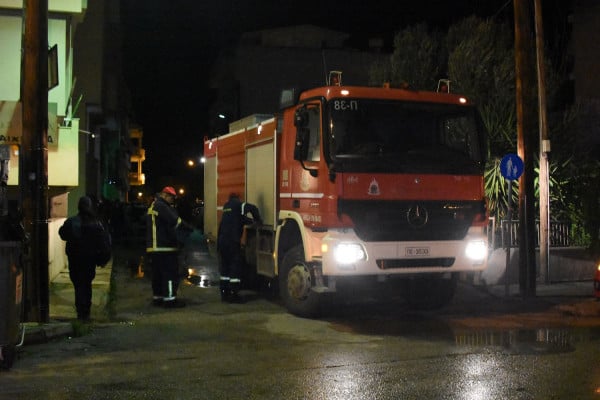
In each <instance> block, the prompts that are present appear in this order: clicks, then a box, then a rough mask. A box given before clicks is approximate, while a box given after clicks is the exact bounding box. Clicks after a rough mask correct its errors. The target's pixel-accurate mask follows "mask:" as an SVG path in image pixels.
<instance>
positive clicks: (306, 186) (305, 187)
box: [300, 172, 310, 192]
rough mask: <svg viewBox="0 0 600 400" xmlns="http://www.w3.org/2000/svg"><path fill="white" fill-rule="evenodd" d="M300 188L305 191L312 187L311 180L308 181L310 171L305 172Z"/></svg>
mask: <svg viewBox="0 0 600 400" xmlns="http://www.w3.org/2000/svg"><path fill="white" fill-rule="evenodd" d="M300 189H302V190H303V191H305V192H306V191H308V189H310V182H309V181H308V173H306V172H305V173H303V174H302V177H301V178H300Z"/></svg>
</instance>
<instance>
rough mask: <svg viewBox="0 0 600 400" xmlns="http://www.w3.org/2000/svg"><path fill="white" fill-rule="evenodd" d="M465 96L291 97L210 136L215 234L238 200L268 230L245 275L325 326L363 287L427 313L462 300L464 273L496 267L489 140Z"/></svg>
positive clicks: (365, 91) (259, 235)
mask: <svg viewBox="0 0 600 400" xmlns="http://www.w3.org/2000/svg"><path fill="white" fill-rule="evenodd" d="M483 135H484V133H483V129H482V125H481V123H480V119H479V118H478V113H477V110H476V108H475V106H474V105H473V104H472V103H471V102H470V101H469V100H468V99H467V98H466V97H464V96H461V95H457V94H451V93H445V92H423V91H415V90H410V89H396V88H390V87H388V86H384V87H353V86H341V85H339V83H338V82H336V84H334V85H328V86H324V87H318V88H314V89H311V90H307V91H304V92H301V93H296V92H295V91H294V90H286V91H283V92H282V96H281V111H280V112H279V113H278V114H276V115H274V116H272V117H268V116H265V115H255V116H250V117H248V118H245V119H243V120H241V121H238V122H237V123H236V124H231V125H230V132H229V133H226V134H224V135H222V136H219V137H217V138H212V139H205V142H204V157H205V159H206V161H205V165H204V185H205V186H204V195H205V207H204V209H205V215H204V220H205V225H204V229H205V235H207V237H208V238H209V241H210V239H212V242H213V243H214V240H215V238H216V235H217V227H218V222H219V218H220V215H221V211H222V206H223V204H224V203H225V201H226V200H227V197H228V195H229V194H230V193H231V192H236V193H240V194H241V197H242V200H245V201H248V202H250V203H253V204H256V205H257V206H258V207H259V209H260V211H261V214H262V216H263V219H264V224H263V225H262V226H254V227H251V228H250V229H248V230H247V231H246V234H247V238H246V246H245V258H246V263H247V267H248V268H249V269H250V270H251V271H252V272H253V273H255V274H256V275H257V276H260V277H266V278H268V279H269V280H270V281H271V282H274V283H276V284H278V288H279V295H280V297H281V299H282V301H283V303H284V304H285V306H286V307H287V309H288V310H289V311H290V312H291V313H293V314H296V315H300V316H306V317H314V316H317V315H318V314H319V312H320V311H321V305H322V304H323V303H322V300H324V299H326V298H329V297H330V294H332V293H336V292H338V291H342V290H343V289H344V288H348V287H352V286H353V285H355V284H357V283H359V282H360V283H361V286H365V285H364V283H373V286H374V287H373V289H374V290H378V289H377V287H378V286H377V285H380V284H382V283H385V284H386V285H387V286H386V287H390V285H391V287H392V288H393V290H396V291H397V293H399V294H400V293H401V294H402V295H403V296H404V297H405V298H406V300H407V302H408V303H409V304H410V305H412V306H414V307H418V308H437V307H441V306H443V305H444V304H446V303H447V302H449V301H450V300H451V299H452V296H453V295H454V291H455V288H456V283H457V278H458V275H459V273H465V274H467V275H468V274H469V273H471V274H476V273H478V272H479V271H482V270H483V269H485V268H486V265H487V264H486V263H487V235H486V232H485V231H486V225H487V210H486V201H485V198H484V189H483V169H484V164H485V155H486V149H485V140H484V136H483Z"/></svg>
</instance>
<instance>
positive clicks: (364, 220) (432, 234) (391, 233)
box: [338, 200, 485, 265]
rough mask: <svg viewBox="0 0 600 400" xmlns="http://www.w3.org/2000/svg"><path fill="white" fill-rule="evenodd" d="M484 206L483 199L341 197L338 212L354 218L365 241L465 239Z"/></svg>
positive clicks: (358, 233)
mask: <svg viewBox="0 0 600 400" xmlns="http://www.w3.org/2000/svg"><path fill="white" fill-rule="evenodd" d="M484 207H485V205H484V204H483V202H481V201H365V200H339V202H338V213H339V214H340V215H341V214H346V215H347V216H348V217H350V218H351V219H352V221H353V222H354V225H355V226H354V229H355V232H356V234H357V235H358V237H359V238H360V239H362V240H364V241H366V242H391V241H394V242H395V241H432V240H462V239H463V238H464V237H465V236H466V234H467V231H468V230H469V227H470V226H471V223H472V221H473V218H474V217H475V215H477V214H479V213H482V212H485V209H484ZM438 265H439V264H438Z"/></svg>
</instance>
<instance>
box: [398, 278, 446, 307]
mask: <svg viewBox="0 0 600 400" xmlns="http://www.w3.org/2000/svg"><path fill="white" fill-rule="evenodd" d="M457 280H458V278H457V275H456V274H452V275H451V276H450V277H449V278H443V277H431V276H429V277H423V278H420V277H419V278H414V279H411V280H409V281H407V282H406V283H407V285H406V287H405V291H404V294H405V298H406V301H407V302H408V305H409V306H410V307H411V308H412V309H414V310H437V309H440V308H442V307H444V306H445V305H446V304H448V303H449V302H450V301H452V298H453V297H454V292H455V291H456V284H457Z"/></svg>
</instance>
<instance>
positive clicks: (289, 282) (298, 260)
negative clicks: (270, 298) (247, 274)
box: [279, 245, 321, 318]
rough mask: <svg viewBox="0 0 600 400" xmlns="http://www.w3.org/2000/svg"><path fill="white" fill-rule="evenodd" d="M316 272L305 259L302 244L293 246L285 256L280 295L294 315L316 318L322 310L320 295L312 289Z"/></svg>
mask: <svg viewBox="0 0 600 400" xmlns="http://www.w3.org/2000/svg"><path fill="white" fill-rule="evenodd" d="M313 285H314V273H313V271H312V270H311V268H310V267H309V266H308V265H307V263H306V261H305V260H304V249H303V248H302V246H301V245H298V246H295V247H292V248H291V249H290V250H288V252H287V253H286V254H285V256H284V257H283V261H282V263H281V268H280V270H279V295H280V296H281V299H282V300H283V304H284V305H285V307H286V308H287V309H288V311H289V312H291V313H292V314H294V315H297V316H299V317H304V318H314V317H317V316H318V315H319V312H320V300H321V299H320V296H319V294H318V293H317V292H315V291H313V290H311V288H312V287H313Z"/></svg>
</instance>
